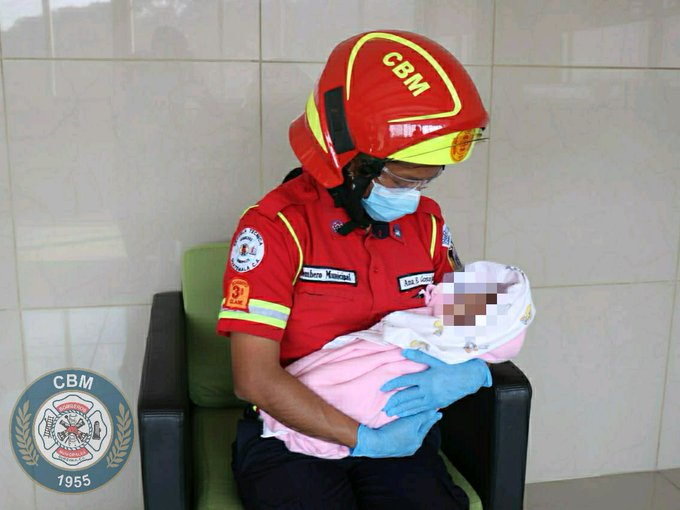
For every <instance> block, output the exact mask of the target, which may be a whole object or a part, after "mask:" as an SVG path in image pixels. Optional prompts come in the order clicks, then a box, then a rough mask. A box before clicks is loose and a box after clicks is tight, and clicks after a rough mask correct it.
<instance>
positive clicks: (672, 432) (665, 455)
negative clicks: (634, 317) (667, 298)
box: [657, 282, 680, 487]
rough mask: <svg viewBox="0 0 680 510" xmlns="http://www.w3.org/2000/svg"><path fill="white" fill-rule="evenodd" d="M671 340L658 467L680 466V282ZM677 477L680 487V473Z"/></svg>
mask: <svg viewBox="0 0 680 510" xmlns="http://www.w3.org/2000/svg"><path fill="white" fill-rule="evenodd" d="M670 342H671V345H670V351H669V355H668V375H667V379H666V394H665V397H664V407H663V422H662V426H661V437H660V441H659V460H658V466H657V467H658V469H674V468H680V282H678V283H676V290H675V313H674V314H673V329H672V330H671V338H670ZM678 473H680V470H678ZM676 479H677V481H678V487H680V475H676Z"/></svg>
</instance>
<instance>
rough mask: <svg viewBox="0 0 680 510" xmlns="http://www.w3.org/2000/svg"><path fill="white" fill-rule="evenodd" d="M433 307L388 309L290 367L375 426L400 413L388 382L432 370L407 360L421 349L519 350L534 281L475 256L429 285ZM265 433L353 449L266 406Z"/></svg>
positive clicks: (464, 357)
mask: <svg viewBox="0 0 680 510" xmlns="http://www.w3.org/2000/svg"><path fill="white" fill-rule="evenodd" d="M424 297H425V303H426V306H424V307H422V308H415V309H411V310H404V311H400V312H393V313H390V314H388V315H386V316H385V317H384V318H383V319H382V320H381V321H380V322H378V323H377V324H375V325H374V326H372V327H371V328H370V329H367V330H363V331H357V332H354V333H350V334H348V335H343V336H340V337H338V338H336V339H335V340H333V341H331V342H329V343H328V344H326V345H325V346H324V347H323V349H321V350H319V351H316V352H314V353H312V354H310V355H308V356H305V357H304V358H301V359H299V360H297V361H296V362H294V363H292V364H291V365H289V366H288V367H286V370H287V371H288V372H290V373H291V374H292V375H294V376H296V377H297V378H298V379H299V380H300V381H301V382H303V383H304V384H305V385H306V386H308V387H309V388H311V389H313V390H314V392H315V393H317V394H318V395H320V396H321V397H322V398H323V399H324V400H326V401H327V402H329V403H330V404H332V405H333V406H335V407H336V408H338V409H340V410H341V411H343V412H344V413H345V414H347V415H348V416H351V417H352V418H354V419H355V420H357V421H358V422H360V423H363V424H364V425H366V426H367V427H371V428H378V427H381V426H382V425H384V424H386V423H389V422H390V421H392V420H395V419H396V418H397V416H388V415H387V414H385V413H384V412H383V411H382V409H383V407H384V406H385V404H386V403H387V400H388V399H389V397H390V396H391V395H392V394H394V393H395V392H396V391H398V390H393V391H388V392H383V391H381V390H380V388H381V386H382V385H383V384H384V383H385V382H387V381H389V380H390V379H393V378H394V377H397V376H399V375H404V374H408V373H413V372H420V371H423V370H425V369H427V368H428V367H427V365H424V364H422V363H417V362H415V361H411V360H409V359H406V358H405V357H404V356H403V355H402V351H403V349H405V348H406V349H418V350H421V351H423V352H426V353H427V354H429V355H430V356H433V357H435V358H437V359H439V360H441V361H444V362H446V363H451V364H453V363H463V362H465V361H468V360H470V359H473V358H481V359H483V360H485V361H487V362H489V363H500V362H503V361H507V360H508V359H511V358H512V357H514V356H516V355H517V353H518V352H519V351H520V349H521V347H522V344H523V342H524V336H525V333H526V328H527V326H528V325H529V324H530V323H531V322H532V320H533V317H534V315H535V309H534V307H533V303H532V301H531V291H530V288H529V280H528V279H527V277H526V275H525V274H524V273H523V272H522V271H521V270H520V269H519V268H516V267H513V266H506V265H502V264H497V263H494V262H486V261H481V262H474V263H472V264H468V265H466V266H465V270H464V271H461V272H455V273H447V274H446V275H444V279H443V282H441V283H439V284H437V285H429V286H428V287H427V289H425V290H424ZM260 416H261V418H262V420H263V422H264V424H263V433H262V436H263V437H277V438H279V439H280V440H282V441H284V442H285V444H286V446H287V447H288V449H289V450H291V451H293V452H299V453H304V454H307V455H313V456H315V457H322V458H329V459H339V458H343V457H346V456H348V455H349V448H347V447H346V446H343V445H338V444H334V443H330V442H327V441H323V440H321V439H317V438H312V437H309V436H305V435H304V434H301V433H299V432H296V431H294V430H292V429H289V428H288V427H286V426H285V425H283V424H282V423H280V422H278V421H276V420H275V419H274V418H272V417H271V416H269V415H268V414H267V413H266V412H265V411H263V410H260Z"/></svg>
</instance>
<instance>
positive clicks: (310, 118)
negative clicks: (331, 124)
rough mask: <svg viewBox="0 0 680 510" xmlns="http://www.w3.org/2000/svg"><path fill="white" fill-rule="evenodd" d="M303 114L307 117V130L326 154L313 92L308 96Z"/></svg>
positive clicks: (326, 148) (326, 150) (326, 149)
mask: <svg viewBox="0 0 680 510" xmlns="http://www.w3.org/2000/svg"><path fill="white" fill-rule="evenodd" d="M305 113H306V115H307V124H309V129H311V130H312V134H313V135H314V138H316V141H317V143H318V144H319V145H320V146H321V148H322V149H323V151H324V152H325V153H326V154H328V147H326V140H324V139H323V133H322V131H321V121H320V120H319V110H317V109H316V103H315V102H314V91H312V93H311V94H309V99H307V107H306V108H305Z"/></svg>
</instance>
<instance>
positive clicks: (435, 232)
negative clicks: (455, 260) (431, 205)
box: [430, 214, 437, 259]
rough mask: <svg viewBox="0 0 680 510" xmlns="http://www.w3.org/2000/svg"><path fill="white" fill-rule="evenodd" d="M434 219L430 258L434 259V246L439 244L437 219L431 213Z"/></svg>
mask: <svg viewBox="0 0 680 510" xmlns="http://www.w3.org/2000/svg"><path fill="white" fill-rule="evenodd" d="M430 218H431V219H432V239H430V258H431V259H434V247H435V246H436V245H437V219H436V218H435V217H434V214H430Z"/></svg>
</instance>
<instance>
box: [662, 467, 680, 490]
mask: <svg viewBox="0 0 680 510" xmlns="http://www.w3.org/2000/svg"><path fill="white" fill-rule="evenodd" d="M659 473H661V475H662V476H663V477H664V478H666V480H668V481H669V482H671V483H672V484H673V485H675V486H676V487H677V488H678V489H680V469H666V470H663V471H659Z"/></svg>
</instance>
